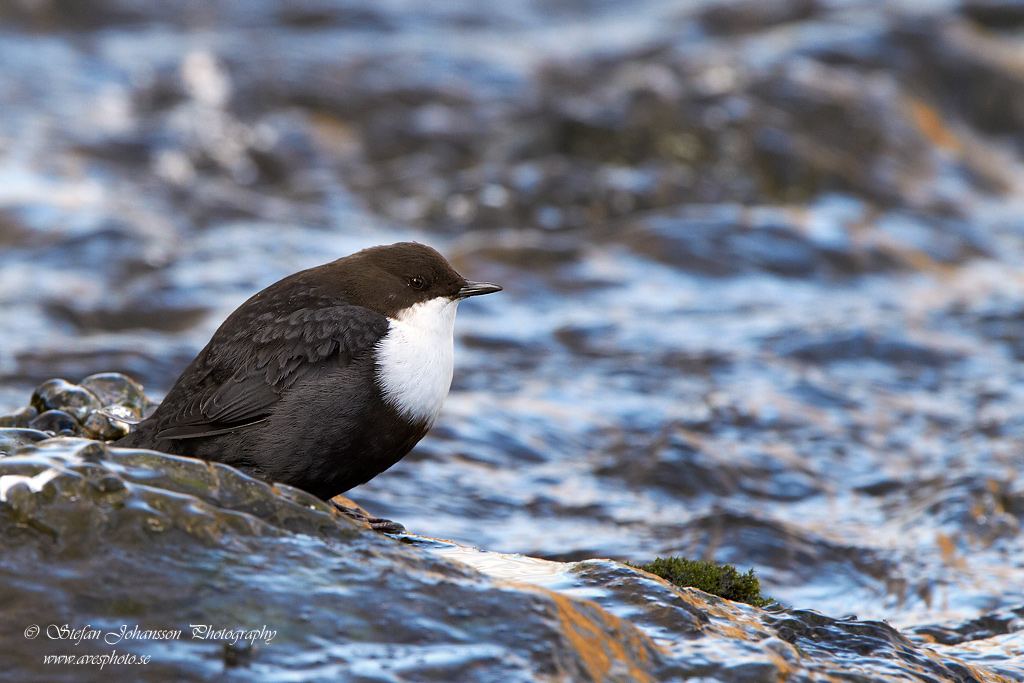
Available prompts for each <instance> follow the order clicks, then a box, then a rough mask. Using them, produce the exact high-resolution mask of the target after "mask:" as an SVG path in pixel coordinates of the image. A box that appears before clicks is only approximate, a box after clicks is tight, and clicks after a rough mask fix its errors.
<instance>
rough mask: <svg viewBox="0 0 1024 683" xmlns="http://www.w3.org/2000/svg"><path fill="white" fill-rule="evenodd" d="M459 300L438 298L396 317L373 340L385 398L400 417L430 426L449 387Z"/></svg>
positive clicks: (410, 308) (417, 305)
mask: <svg viewBox="0 0 1024 683" xmlns="http://www.w3.org/2000/svg"><path fill="white" fill-rule="evenodd" d="M458 307H459V302H458V300H452V299H449V298H447V297H437V298H436V299H431V300H430V301H424V302H423V303H419V304H416V305H414V306H410V307H409V308H407V309H406V310H404V311H402V312H401V313H399V314H398V316H396V317H394V318H388V322H389V323H390V325H389V327H388V333H387V334H386V335H384V337H383V338H382V339H381V340H380V341H379V342H377V368H378V371H379V377H380V384H381V389H382V390H383V391H384V398H385V400H387V401H388V403H390V404H391V405H392V406H394V407H395V408H396V409H397V410H398V412H399V413H401V414H402V415H404V416H406V417H409V418H413V419H416V420H424V421H426V423H427V425H428V426H429V425H431V424H433V423H434V420H436V419H437V415H438V413H440V412H441V406H442V405H444V399H445V398H446V397H447V396H448V390H449V389H450V388H451V386H452V370H453V368H454V355H455V354H454V346H455V340H454V335H455V311H456V309H457V308H458Z"/></svg>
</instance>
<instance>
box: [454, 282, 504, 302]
mask: <svg viewBox="0 0 1024 683" xmlns="http://www.w3.org/2000/svg"><path fill="white" fill-rule="evenodd" d="M501 290H502V287H501V285H492V284H491V283H489V282H467V283H466V284H464V285H462V289H460V290H459V293H458V294H456V295H455V296H456V298H458V299H465V298H466V297H470V296H479V295H481V294H493V293H494V292H500V291H501Z"/></svg>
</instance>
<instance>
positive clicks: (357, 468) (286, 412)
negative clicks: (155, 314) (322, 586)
mask: <svg viewBox="0 0 1024 683" xmlns="http://www.w3.org/2000/svg"><path fill="white" fill-rule="evenodd" d="M500 290H501V287H499V286H498V285H492V284H489V283H485V282H468V281H467V280H466V279H465V278H464V277H462V276H461V275H459V274H458V273H457V272H455V269H454V268H452V266H451V265H450V264H449V263H448V261H446V260H445V259H444V257H443V256H441V254H439V253H438V252H437V251H435V250H434V249H431V248H430V247H427V246H424V245H422V244H417V243H415V242H402V243H399V244H392V245H390V246H380V247H371V248H370V249H364V250H363V251H360V252H358V253H355V254H352V255H351V256H346V257H344V258H341V259H338V260H337V261H333V262H331V263H327V264H325V265H322V266H318V267H316V268H310V269H308V270H303V271H301V272H299V273H295V274H294V275H290V276H289V277H286V278H284V279H283V280H281V281H280V282H277V283H275V284H272V285H270V286H269V287H267V288H266V289H264V290H263V291H262V292H259V293H258V294H256V295H255V296H253V297H252V298H251V299H249V300H248V301H246V302H245V303H244V304H242V305H241V306H240V307H239V308H238V310H236V311H235V312H234V313H232V314H231V315H230V316H228V319H227V320H225V321H224V323H223V324H222V325H221V326H220V328H219V329H218V330H217V331H216V332H215V333H214V335H213V338H212V339H211V340H210V343H209V344H207V345H206V348H204V349H203V350H202V351H200V352H199V355H198V356H196V358H195V360H193V361H192V362H191V363H190V364H189V366H188V367H187V368H185V371H184V372H183V373H181V376H180V377H179V378H178V380H177V382H175V383H174V387H173V388H172V389H171V391H170V392H169V393H168V394H167V397H166V398H165V399H164V401H163V402H162V403H161V404H160V406H159V407H158V408H157V409H156V411H155V412H154V413H153V414H152V415H151V416H150V417H148V418H147V419H145V420H143V421H142V422H140V423H139V424H138V425H137V427H136V428H135V430H134V431H132V432H131V433H130V434H128V435H127V436H125V437H123V438H122V439H120V440H118V441H117V442H115V444H114V445H116V446H127V447H134V448H150V449H154V450H158V451H162V452H164V453H173V454H177V455H186V456H191V457H195V458H203V459H205V460H216V461H219V462H223V463H226V464H228V465H232V466H234V467H236V468H238V469H240V470H242V471H244V472H246V473H248V474H251V475H253V476H256V477H259V478H260V479H263V480H265V481H268V482H274V481H279V482H284V483H286V484H289V485H291V486H296V487H298V488H301V489H304V490H306V491H309V492H310V493H312V494H314V495H316V496H319V497H321V498H324V499H328V498H331V497H333V496H335V495H337V494H339V493H342V492H344V491H347V490H348V489H350V488H352V487H353V486H358V485H359V484H363V483H365V482H367V481H369V480H370V479H372V478H373V477H375V476H377V475H378V474H380V473H381V472H383V471H384V470H386V469H388V468H389V467H391V466H392V465H394V464H395V463H396V462H398V461H399V460H401V459H402V457H404V456H405V454H406V453H408V452H409V451H410V450H411V449H412V447H413V446H414V445H416V443H417V442H418V441H419V440H420V439H421V438H423V435H424V434H426V433H427V430H428V429H430V427H431V425H432V424H433V423H434V420H436V419H437V415H438V413H439V412H440V411H441V405H442V404H443V403H444V399H445V397H446V396H447V395H448V389H449V388H450V386H451V381H452V366H453V345H454V341H453V332H454V324H455V309H456V308H457V307H458V305H459V302H460V301H462V300H463V299H465V298H467V297H471V296H477V295H479V294H489V293H491V292H497V291H500Z"/></svg>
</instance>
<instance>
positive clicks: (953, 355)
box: [775, 331, 962, 367]
mask: <svg viewBox="0 0 1024 683" xmlns="http://www.w3.org/2000/svg"><path fill="white" fill-rule="evenodd" d="M807 336H808V335H805V334H797V335H792V336H790V337H789V338H786V339H783V340H780V341H779V342H777V343H776V345H775V351H776V353H778V354H779V355H781V356H788V357H791V358H798V359H800V360H803V361H807V362H810V363H832V362H836V361H847V360H858V359H874V360H879V361H884V362H888V363H894V364H910V365H922V366H934V367H942V366H945V365H948V364H949V363H953V362H956V361H958V360H961V359H962V356H961V354H959V353H957V352H955V351H951V350H946V349H939V348H934V347H929V346H924V345H922V344H918V343H915V342H911V341H908V340H905V339H899V338H890V337H884V336H880V335H875V334H871V333H869V332H866V331H852V332H845V333H844V332H837V333H833V334H827V335H825V336H824V337H818V338H814V337H811V338H806V337H807Z"/></svg>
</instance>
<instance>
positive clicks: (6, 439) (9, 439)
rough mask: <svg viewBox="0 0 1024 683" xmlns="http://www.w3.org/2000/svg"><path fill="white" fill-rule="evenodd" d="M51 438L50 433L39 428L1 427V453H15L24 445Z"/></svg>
mask: <svg viewBox="0 0 1024 683" xmlns="http://www.w3.org/2000/svg"><path fill="white" fill-rule="evenodd" d="M49 438H50V435H49V434H47V433H46V432H43V431H39V430H38V429H22V428H13V427H4V428H0V454H6V453H13V452H14V451H15V450H17V449H18V448H20V447H22V446H27V445H30V444H34V443H36V442H38V441H42V440H44V439H49Z"/></svg>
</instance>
